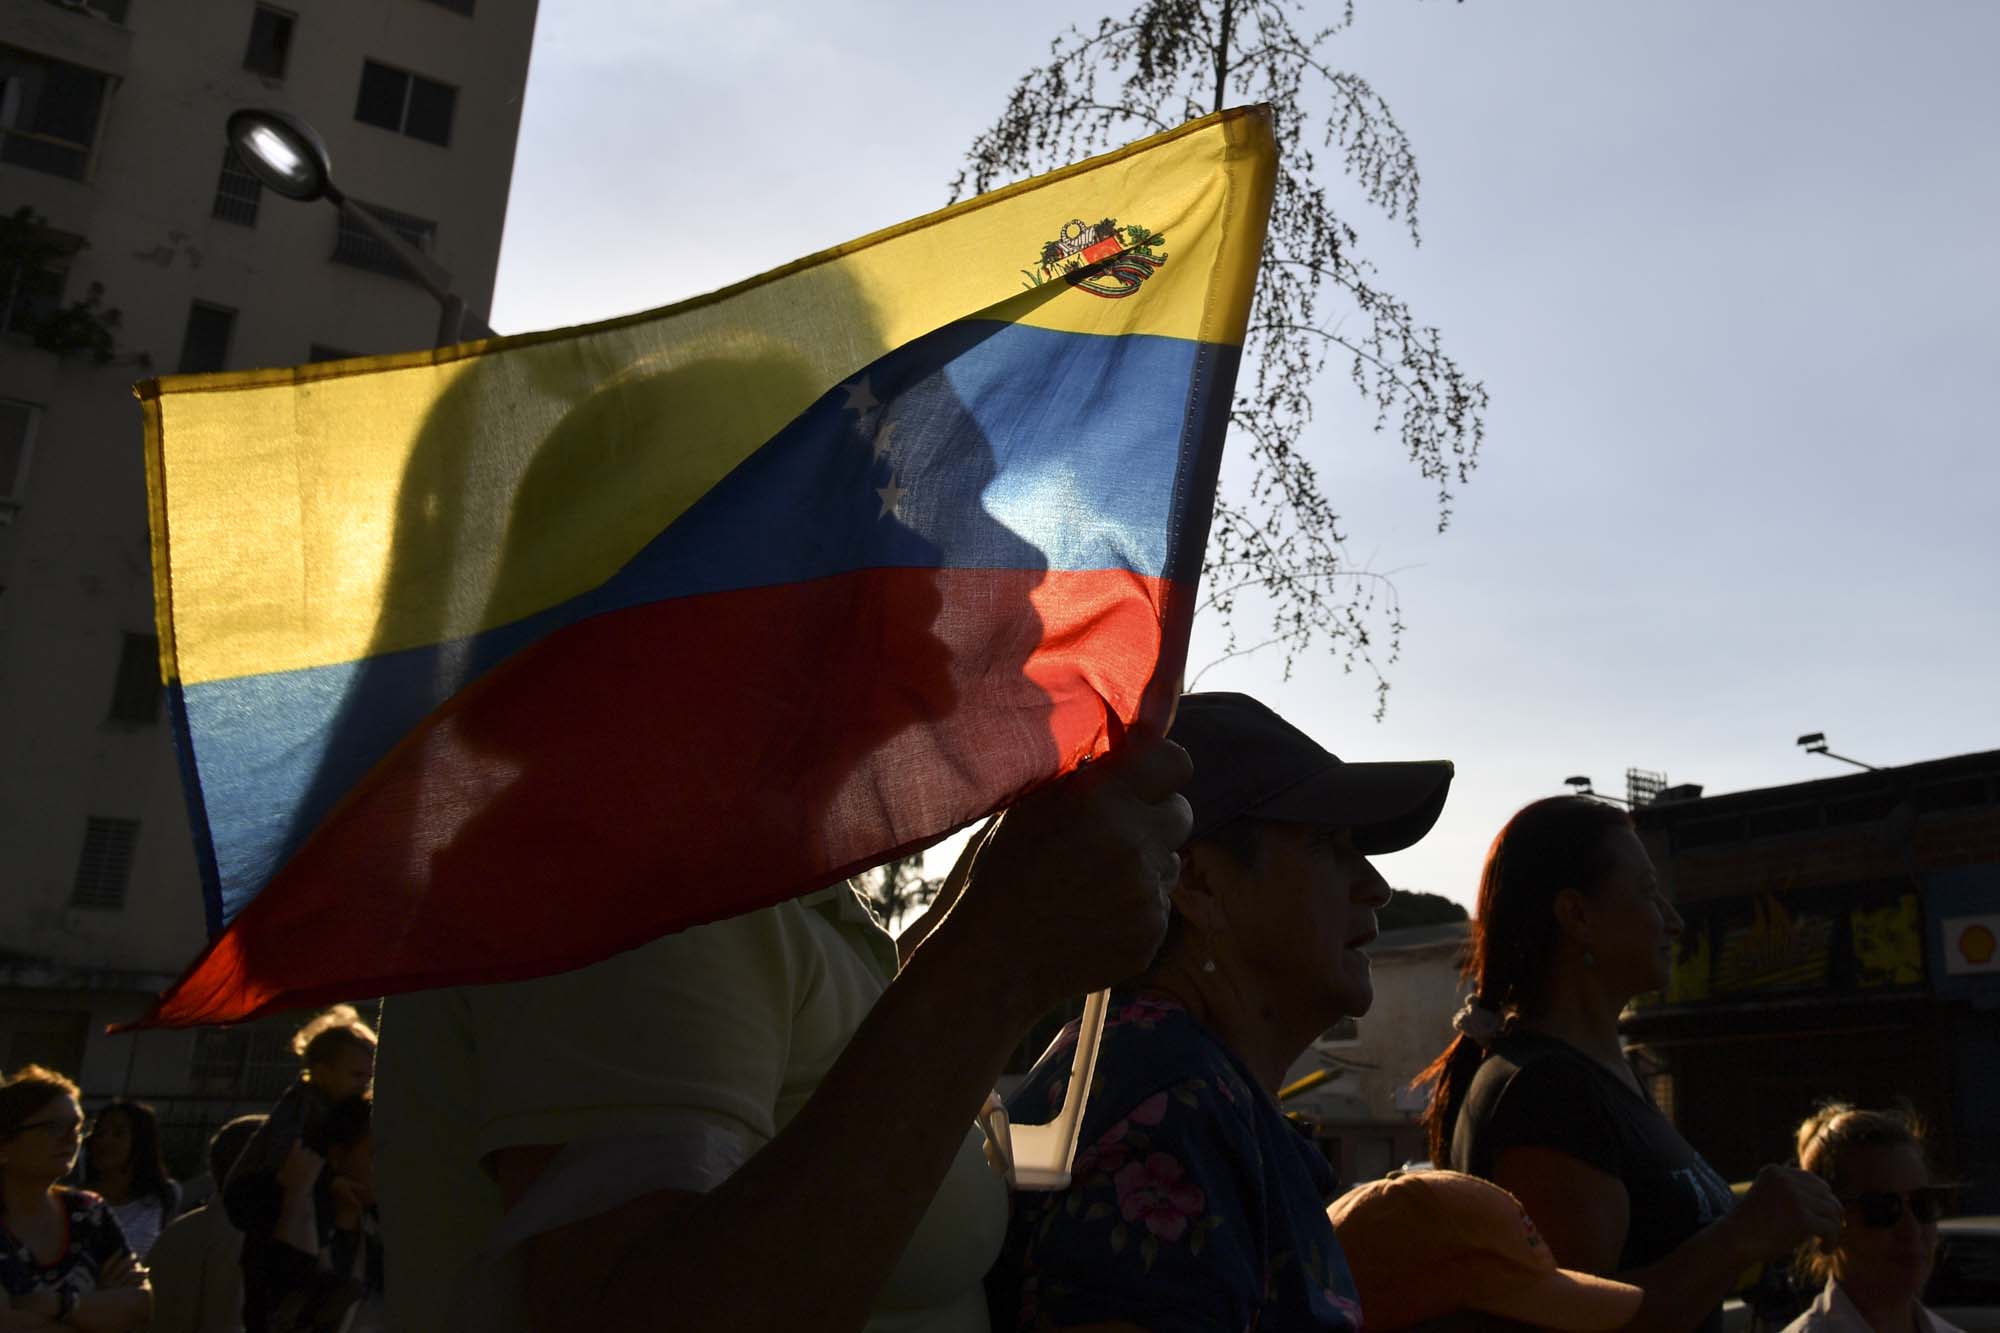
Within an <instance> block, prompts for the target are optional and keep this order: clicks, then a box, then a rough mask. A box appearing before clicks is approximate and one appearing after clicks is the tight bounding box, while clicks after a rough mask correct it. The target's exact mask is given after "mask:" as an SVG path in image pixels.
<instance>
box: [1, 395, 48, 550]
mask: <svg viewBox="0 0 2000 1333" xmlns="http://www.w3.org/2000/svg"><path fill="white" fill-rule="evenodd" d="M41 415H42V410H41V409H40V408H39V407H36V406H35V405H34V404H33V403H23V402H17V401H16V400H14V399H12V398H0V522H6V521H7V520H8V519H9V518H10V517H11V516H12V514H13V511H14V510H16V509H18V508H20V507H21V501H22V499H23V498H24V497H25V496H26V495H27V492H28V459H29V458H30V457H31V456H32V455H33V453H34V449H35V423H36V422H37V421H38V420H39V419H40V418H41Z"/></svg>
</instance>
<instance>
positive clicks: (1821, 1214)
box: [1729, 1166, 1842, 1262]
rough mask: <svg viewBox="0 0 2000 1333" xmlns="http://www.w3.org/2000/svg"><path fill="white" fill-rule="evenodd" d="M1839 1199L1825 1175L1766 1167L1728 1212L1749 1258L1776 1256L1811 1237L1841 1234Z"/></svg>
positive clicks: (1796, 1169)
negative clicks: (1747, 1191) (1826, 1180)
mask: <svg viewBox="0 0 2000 1333" xmlns="http://www.w3.org/2000/svg"><path fill="white" fill-rule="evenodd" d="M1841 1212H1842V1210H1841V1205H1840V1200H1839V1199H1838V1198H1836V1197H1835V1196H1834V1193H1833V1190H1832V1188H1831V1187H1829V1186H1828V1185H1827V1183H1826V1182H1825V1181H1824V1180H1821V1179H1820V1178H1819V1177H1818V1176H1816V1175H1814V1174H1813V1173H1812V1172H1810V1171H1801V1170H1800V1169H1799V1168H1797V1167H1795V1166H1767V1167H1765V1168H1764V1169H1763V1170H1761V1171H1759V1172H1758V1173H1757V1179H1756V1180H1755V1181H1753V1182H1752V1183H1751V1185H1750V1192H1749V1193H1747V1194H1745V1195H1744V1196H1743V1201H1742V1202H1741V1203H1739V1204H1737V1205H1736V1211H1734V1212H1732V1213H1731V1214H1730V1215H1729V1225H1730V1226H1732V1227H1734V1228H1736V1230H1737V1231H1738V1233H1739V1234H1740V1236H1741V1245H1742V1249H1743V1253H1744V1255H1745V1256H1746V1259H1747V1260H1748V1261H1750V1262H1755V1261H1757V1260H1762V1259H1771V1258H1775V1257H1777V1256H1778V1255H1781V1254H1786V1253H1789V1252H1790V1251H1791V1250H1793V1249H1796V1248H1797V1247H1798V1246H1799V1245H1800V1244H1801V1243H1802V1242H1803V1241H1805V1240H1806V1239H1807V1238H1808V1237H1811V1236H1818V1237H1821V1238H1822V1239H1824V1240H1828V1241H1833V1240H1837V1239H1839V1237H1840V1219H1841Z"/></svg>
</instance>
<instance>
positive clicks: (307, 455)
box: [139, 109, 1273, 685]
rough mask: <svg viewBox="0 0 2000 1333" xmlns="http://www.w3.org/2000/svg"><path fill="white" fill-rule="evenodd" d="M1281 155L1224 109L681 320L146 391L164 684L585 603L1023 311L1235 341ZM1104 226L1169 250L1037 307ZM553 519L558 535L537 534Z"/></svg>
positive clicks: (1078, 324) (797, 267)
mask: <svg viewBox="0 0 2000 1333" xmlns="http://www.w3.org/2000/svg"><path fill="white" fill-rule="evenodd" d="M1272 164H1273V148H1272V145H1271V134H1270V126H1269V120H1268V116H1267V115H1266V114H1265V113H1264V112H1263V110H1262V109H1256V110H1250V111H1230V112H1224V113H1222V114H1221V115H1219V116H1211V117H1208V118H1206V119H1204V120H1200V121H1195V122H1193V123H1191V124H1189V125H1186V126H1183V127H1182V128H1180V129H1178V130H1174V131H1171V132H1169V133H1167V134H1163V135H1159V136H1156V137H1155V138H1152V139H1149V140H1145V141H1143V142H1141V143H1138V144H1134V145H1132V146H1131V147H1129V148H1125V149H1122V150H1120V151H1118V152H1115V153H1111V154H1108V155H1106V156H1104V157H1101V158H1096V159H1093V160H1091V161H1089V162H1085V163H1081V164H1079V165H1077V166H1074V167H1070V168H1067V169H1065V170H1063V171H1059V172H1056V173H1053V174H1051V175H1048V176H1044V177H1039V178H1036V179H1034V180H1031V181H1025V182H1022V183H1021V184H1019V185H1016V186H1012V187H1009V188H1007V189H1004V190H1000V191H997V192H995V193H993V194H990V195H983V196H981V197H980V198H978V199H974V200H970V201H968V202H966V203H964V204H960V205H957V206H955V207H953V208H949V209H946V210H943V211H942V212H940V213H937V214H933V215H931V216H930V217H926V218H920V219H918V220H916V221H914V222H909V223H905V224H903V225H901V226H899V227H895V228H892V229H890V230H888V231H883V232H878V233H876V234H875V235H873V236H869V237H865V238H863V239H861V240H859V241H855V242H852V243H850V244H848V245H845V246H841V247H839V248H837V249H834V250H830V251H827V252H825V253H823V254H821V255H817V256H814V257H813V258H810V259H806V260H801V261H799V262H798V263H795V264H791V265H788V266H786V267H785V268H782V269H778V270H776V271H775V272H773V273H769V274H766V275H764V276H763V277H760V278H756V279H752V280H751V281H749V282H746V283H743V284H739V285H738V286H735V287H732V288H728V289H725V290H723V291H721V292H717V293H714V294H712V295H709V296H705V297H700V298H697V299H695V300H691V301H687V302H683V303H681V304H679V305H675V306H669V307H666V308H665V309H662V310H657V311H651V312H648V313H645V314H641V315H633V316H628V317H625V318H621V319H616V320H611V321H607V322H605V323H601V324H596V325H590V326H585V327H582V328H577V329H565V330H556V331H553V332H550V333H539V334H528V335H523V336H520V337H515V338H502V339H495V340H491V341H488V342H485V343H477V344H468V345H466V346H462V347H458V348H449V349H443V350H441V351H438V352H435V353H433V352H420V353H406V354H401V355H396V356H383V357H371V358H365V359H362V360H359V361H351V362H340V363H333V364H328V365H318V366H301V367H297V368H294V369H285V370H259V371H244V372H236V373H229V374H221V375H199V376H178V377H170V378H166V379H163V380H159V381H149V382H147V383H145V384H142V385H140V386H139V394H140V397H141V399H142V400H144V403H145V407H146V423H147V460H148V469H147V470H148V487H149V492H150V499H151V507H152V515H153V539H154V545H155V550H154V568H155V570H169V569H170V570H171V571H172V573H171V585H170V586H168V585H167V584H166V583H165V582H162V584H161V586H160V587H159V588H158V592H159V594H160V595H159V597H158V606H159V619H160V623H161V639H162V643H161V652H162V657H163V660H164V661H165V663H166V666H167V673H168V675H169V678H170V679H175V678H177V679H179V680H180V681H181V682H183V683H185V684H189V685H193V684H200V683H203V682H207V681H213V680H223V679H230V678H234V677H238V676H246V675H254V674H259V673H264V672H272V671H285V670H293V669H298V668H303V667H312V666H323V665H331V664H336V663H340V662H347V661H353V660H357V659H359V658H363V657H366V656H370V655H375V654H380V653H384V652H391V651H396V650H399V649H404V648H415V647H423V646H426V645H430V644H434V643H440V642H450V641H454V640H457V639H459V638H462V637H466V636H469V635H472V634H475V633H477V632H479V631H481V630H486V629H491V628H494V627H497V626H500V625H505V624H508V623H511V622H512V621H515V620H518V619H520V618H521V617H523V616H527V615H530V614H533V613H534V612H536V611H540V610H542V609H545V608H547V607H549V606H553V605H556V604H558V603H561V602H563V601H565V600H567V599H569V598H571V597H574V596H576V595H578V594H580V593H583V592H586V591H588V590H589V589H591V588H594V587H596V586H597V585H598V584H600V583H601V582H603V581H604V580H605V579H606V578H608V577H609V576H610V575H611V574H613V573H614V572H616V570H617V569H618V568H619V567H621V566H622V565H623V564H624V563H625V562H626V561H627V560H629V559H630V558H631V557H632V555H633V554H635V553H636V552H638V551H639V550H640V549H641V548H642V547H644V546H645V545H646V544H647V543H648V542H650V541H651V540H653V538H655V537H656V536H658V535H659V533H660V532H661V531H662V530H663V529H664V528H666V527H667V526H668V525H669V524H671V523H672V522H673V521H674V520H675V519H676V518H677V517H679V516H680V515H681V514H682V513H683V512H685V511H686V509H687V507H688V506H689V505H691V504H693V503H694V502H695V501H696V500H698V499H699V498H700V497H701V496H702V495H703V494H705V493H706V492H707V490H708V489H709V488H710V487H711V486H713V485H714V484H715V483H716V482H717V481H719V480H720V479H721V478H722V477H724V476H726V475H727V474H728V473H729V472H730V471H731V470H732V469H734V468H735V467H736V466H737V465H738V464H739V463H740V462H742V460H743V459H744V458H746V457H747V456H748V455H749V454H751V453H752V452H754V451H755V450H756V449H757V448H758V447H759V446H761V445H762V444H763V443H764V442H765V441H766V440H768V439H770V438H771V436H773V435H775V434H776V433H777V432H778V431H779V430H781V429H782V428H783V427H784V426H785V425H786V423H788V422H789V421H791V420H792V419H793V418H794V417H795V416H797V415H798V414H799V413H800V412H801V411H802V410H804V409H805V408H806V407H807V406H809V405H810V404H812V403H813V402H814V401H816V400H817V399H818V398H819V397H820V396H821V395H822V394H824V393H825V392H826V391H827V390H828V389H830V388H832V387H833V386H834V385H836V384H839V383H841V382H843V381H844V380H846V379H847V378H848V377H849V376H850V375H852V374H853V373H854V372H855V371H856V370H858V369H859V368H861V367H864V366H867V365H869V364H870V363H872V362H874V361H875V360H876V359H878V358H879V357H881V356H882V355H883V354H885V353H887V352H888V351H890V350H892V349H894V348H896V347H900V346H903V345H905V344H907V343H910V342H913V341H915V340H916V339H918V338H921V337H923V336H924V335H926V334H928V333H931V332H934V331H935V330H937V329H939V328H941V327H943V326H944V325H946V324H949V323H951V322H953V321H955V320H960V319H965V318H968V317H971V316H974V315H977V314H979V313H980V312H982V311H988V310H990V309H992V308H993V307H995V306H998V305H1000V304H1001V303H1003V302H1008V301H1010V300H1013V301H1014V303H1015V304H1014V307H1013V308H1012V309H1010V310H1009V311H1008V312H1007V314H1009V315H1010V316H1011V317H1013V318H1014V319H1016V321H1017V322H1020V323H1024V324H1033V325H1038V326H1041V327H1046V328H1053V329H1060V330H1064V331H1069V332H1079V333H1093V334H1105V335H1118V334H1152V335H1159V336H1166V337H1174V338H1186V339H1199V340H1201V341H1204V342H1210V343H1219V344H1231V345H1234V344H1239V343H1240V342H1241V341H1242V338H1243V331H1244V330H1243V319H1244V316H1243V313H1242V312H1244V311H1246V310H1247V309H1248V306H1249V299H1248V296H1249V290H1250V287H1251V285H1252V284H1254V282H1255V280H1256V268H1257V262H1258V258H1259V256H1258V254H1257V253H1256V248H1257V247H1256V238H1255V237H1249V238H1245V237H1240V236H1233V235H1230V234H1227V233H1226V231H1225V229H1224V228H1223V227H1220V226H1217V225H1215V221H1216V219H1217V218H1218V217H1219V216H1228V206H1229V204H1230V202H1231V200H1232V197H1235V198H1236V199H1237V200H1238V201H1239V202H1240V201H1241V200H1242V198H1243V197H1244V195H1245V192H1247V193H1248V196H1249V197H1251V198H1258V197H1260V196H1261V197H1265V198H1267V197H1268V195H1269V193H1270V190H1271V188H1272V173H1273V165H1272ZM1254 215H1255V216H1258V217H1261V216H1262V211H1261V207H1260V208H1259V209H1258V210H1256V211H1255V213H1254ZM1107 216H1110V217H1115V218H1116V219H1117V220H1118V221H1119V222H1120V224H1121V225H1135V224H1136V225H1143V226H1145V227H1147V228H1148V229H1150V230H1152V231H1154V232H1158V233H1161V234H1162V235H1163V236H1164V237H1165V241H1164V244H1163V245H1162V246H1161V247H1160V248H1161V249H1162V250H1163V252H1164V253H1165V254H1166V255H1167V256H1168V257H1169V262H1168V263H1167V264H1166V265H1165V266H1164V267H1163V268H1161V269H1160V270H1159V271H1158V272H1156V273H1154V274H1153V275H1152V276H1151V277H1150V278H1149V279H1148V280H1147V281H1146V282H1145V284H1144V286H1143V287H1142V288H1141V289H1140V290H1139V291H1138V292H1136V293H1134V294H1133V295H1132V296H1131V297H1128V298H1126V299H1120V300H1104V299H1099V298H1097V297H1094V296H1090V295H1087V294H1084V293H1081V292H1076V291H1072V290H1070V289H1068V288H1067V287H1066V286H1065V285H1064V284H1061V283H1054V284H1050V285H1049V287H1048V288H1046V289H1038V291H1037V293H1036V295H1035V296H1024V294H1023V277H1022V271H1023V270H1031V269H1034V268H1035V267H1036V266H1037V264H1038V261H1039V259H1040V255H1041V250H1042V246H1043V244H1044V243H1045V242H1047V241H1049V240H1052V239H1054V238H1055V237H1056V236H1057V234H1058V233H1059V232H1060V231H1061V229H1062V227H1063V226H1064V224H1066V223H1068V222H1069V221H1071V220H1072V219H1077V220H1081V221H1083V222H1085V223H1090V222H1094V221H1096V220H1098V219H1100V218H1103V217H1107ZM1218 268H1219V269H1220V270H1221V272H1222V273H1223V274H1224V275H1225V277H1224V278H1223V280H1222V281H1221V283H1220V284H1217V283H1215V282H1212V281H1210V278H1211V277H1212V276H1213V275H1214V274H1215V273H1216V272H1217V270H1218ZM1218 286H1219V287H1220V289H1219V290H1218ZM1037 297H1039V299H1036V298H1037ZM1221 312H1234V313H1229V314H1224V313H1221ZM745 330H756V331H757V332H756V334H754V335H752V334H749V333H746V332H745ZM218 390H229V392H218ZM471 441H478V443H479V447H478V448H468V447H467V445H468V443H469V442H471ZM556 443H560V445H561V447H550V446H551V445H552V444H556ZM474 459H476V460H477V462H476V465H473V464H471V462H470V460H474ZM524 495H532V497H533V503H532V504H531V505H529V504H522V503H520V500H521V498H522V497H523V496H524ZM549 513H561V514H563V515H565V519H564V526H563V531H562V532H541V531H538V530H536V527H535V523H536V521H537V520H538V518H539V517H540V516H541V515H544V514H549ZM517 515H519V516H518V517H517ZM578 531H589V532H591V533H592V534H593V540H592V541H590V542H588V543H579V542H576V541H572V540H565V536H564V534H565V533H574V532H578ZM169 546H171V547H172V550H171V553H170V552H169V550H168V549H167V548H168V547H169ZM503 552H504V553H506V558H507V559H508V560H509V561H511V562H514V564H515V567H513V568H510V569H509V570H508V572H507V577H506V578H505V579H504V580H502V579H498V578H497V574H498V569H497V566H498V563H499V562H500V560H501V559H502V553H503ZM196 553H199V555H197V554H196ZM170 554H171V556H172V558H171V559H169V555H170ZM164 577H165V576H162V578H163V579H164ZM496 587H504V588H505V589H506V590H507V591H506V595H505V596H500V597H495V596H493V595H492V594H493V591H494V589H495V588H496ZM176 607H177V608H178V609H176Z"/></svg>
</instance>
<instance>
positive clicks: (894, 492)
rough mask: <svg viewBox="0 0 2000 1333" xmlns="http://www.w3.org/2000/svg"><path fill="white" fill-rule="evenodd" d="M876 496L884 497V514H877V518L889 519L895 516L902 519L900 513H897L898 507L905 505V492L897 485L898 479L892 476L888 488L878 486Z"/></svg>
mask: <svg viewBox="0 0 2000 1333" xmlns="http://www.w3.org/2000/svg"><path fill="white" fill-rule="evenodd" d="M875 494H877V495H879V496H881V497H882V512H881V513H879V514H877V515H876V516H875V517H877V518H889V517H891V516H894V517H896V518H901V517H902V515H901V514H900V513H897V512H896V507H897V506H898V505H900V504H902V503H903V495H904V491H903V488H902V487H901V486H899V485H897V484H896V478H895V477H894V475H891V476H890V478H889V484H888V485H887V486H877V487H876V488H875Z"/></svg>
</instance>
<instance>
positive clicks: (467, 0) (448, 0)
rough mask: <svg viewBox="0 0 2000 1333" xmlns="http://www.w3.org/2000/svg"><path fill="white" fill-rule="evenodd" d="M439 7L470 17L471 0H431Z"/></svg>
mask: <svg viewBox="0 0 2000 1333" xmlns="http://www.w3.org/2000/svg"><path fill="white" fill-rule="evenodd" d="M431 3H432V4H434V5H436V6H437V7H438V8H439V9H449V10H450V11H451V12H452V13H454V14H463V15H465V16H466V17H467V18H471V17H472V6H473V0H431Z"/></svg>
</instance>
